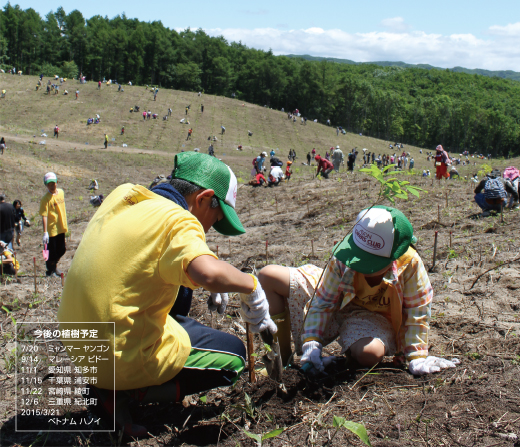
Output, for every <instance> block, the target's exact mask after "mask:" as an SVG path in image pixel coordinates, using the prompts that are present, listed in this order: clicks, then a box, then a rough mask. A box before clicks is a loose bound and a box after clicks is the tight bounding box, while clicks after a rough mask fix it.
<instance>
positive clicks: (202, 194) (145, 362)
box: [58, 152, 276, 436]
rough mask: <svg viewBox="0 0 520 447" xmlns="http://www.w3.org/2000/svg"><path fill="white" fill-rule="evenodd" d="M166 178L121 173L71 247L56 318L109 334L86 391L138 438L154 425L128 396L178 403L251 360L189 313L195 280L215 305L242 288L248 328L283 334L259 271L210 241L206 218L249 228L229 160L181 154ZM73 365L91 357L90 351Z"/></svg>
mask: <svg viewBox="0 0 520 447" xmlns="http://www.w3.org/2000/svg"><path fill="white" fill-rule="evenodd" d="M171 177H172V178H171V180H170V182H169V183H160V184H158V185H157V186H155V187H154V188H153V189H152V190H151V191H150V190H148V189H147V188H145V187H143V186H140V185H135V184H130V183H126V184H123V185H120V186H119V187H117V188H116V189H115V190H113V191H112V192H111V193H110V195H109V196H108V197H106V198H105V200H104V201H103V203H102V204H101V206H100V207H99V208H98V210H97V211H96V213H95V214H94V216H93V217H92V219H91V220H90V222H89V224H88V226H87V228H86V230H85V233H84V235H83V239H82V241H81V243H80V245H79V247H78V249H77V251H76V254H75V256H74V259H73V261H72V264H71V267H70V269H69V272H68V275H67V281H66V282H65V287H64V290H63V295H62V298H61V301H60V307H59V310H58V321H59V322H60V327H70V326H71V324H72V325H73V327H77V328H80V327H81V329H83V328H85V329H89V330H90V329H99V338H101V339H110V340H113V342H114V344H113V345H112V347H111V348H110V349H109V350H108V351H107V352H105V353H104V354H105V356H108V358H109V359H110V361H109V362H108V363H106V364H98V371H97V373H96V374H95V377H96V380H97V382H96V384H95V386H93V385H92V384H91V385H90V396H89V397H95V398H97V399H98V405H97V406H96V407H95V408H94V411H97V412H98V414H100V415H101V416H102V417H103V416H104V417H105V418H106V419H107V421H113V420H114V418H115V421H116V423H117V426H118V427H119V428H121V429H123V430H124V433H126V434H127V435H132V436H144V435H146V432H147V430H146V428H144V427H142V426H139V425H135V424H133V423H132V418H131V416H130V413H129V411H128V404H129V402H130V401H132V400H133V401H136V402H137V403H157V402H179V401H182V399H183V398H184V396H186V395H189V394H195V393H199V392H203V391H206V390H208V389H212V388H216V387H220V386H228V385H233V384H234V383H236V381H237V380H238V378H239V376H240V374H241V373H242V371H243V370H244V367H245V357H246V351H245V348H244V344H243V342H242V341H241V340H240V339H239V338H237V337H235V336H234V335H231V334H228V333H225V332H221V331H218V330H215V329H212V328H210V327H206V326H204V325H202V324H200V323H198V322H197V321H195V320H194V319H191V318H188V317H187V314H188V312H189V311H190V307H191V299H192V291H193V290H194V289H196V288H199V287H203V288H204V289H206V290H208V291H209V292H211V295H210V297H209V299H208V307H209V309H210V310H212V311H213V310H217V311H218V312H219V313H220V314H223V313H224V312H225V309H226V305H227V302H228V294H227V293H228V292H229V293H231V292H237V293H240V294H241V295H240V297H241V310H240V312H241V314H242V317H243V319H244V320H245V321H246V322H248V323H249V324H250V328H251V330H252V331H253V332H261V331H264V330H270V331H271V332H273V333H275V332H276V326H275V325H274V323H273V321H272V320H271V318H270V316H269V305H268V302H267V299H266V297H265V293H264V292H263V290H262V287H261V285H260V283H259V281H258V279H257V278H256V277H255V276H253V275H250V274H247V273H243V272H241V271H240V270H238V269H236V268H235V267H233V266H231V265H230V264H228V263H227V262H223V261H220V260H218V259H217V257H216V256H215V254H214V253H213V252H212V251H211V250H210V248H209V247H208V246H207V244H206V233H207V232H208V231H209V230H210V229H211V227H213V228H214V229H215V230H216V231H217V232H219V233H221V234H224V235H226V236H238V235H241V234H243V233H245V230H244V227H243V226H242V224H241V223H240V220H239V218H238V216H237V213H236V211H235V202H236V195H237V186H238V185H237V179H236V177H235V175H234V174H233V172H232V171H231V169H230V168H229V167H228V166H227V165H226V164H224V163H223V162H222V161H220V160H218V159H216V158H215V157H211V156H210V155H207V154H201V153H196V152H183V153H179V154H177V155H176V156H175V159H174V168H173V171H172V175H171ZM93 322H105V323H108V322H110V323H113V326H112V324H111V325H106V326H110V327H112V328H113V329H111V331H115V333H113V332H111V331H110V330H108V329H107V330H104V329H102V328H99V326H96V327H94V326H95V325H94V324H93ZM65 323H69V324H68V325H65ZM62 342H63V343H64V344H67V343H68V341H67V340H66V339H62ZM75 343H76V344H75V345H74V346H78V344H77V343H79V342H77V341H76V342H75ZM114 364H115V369H114V368H111V367H110V365H114ZM75 365H76V366H77V367H83V366H88V363H87V359H77V360H76V362H75ZM114 374H115V377H114ZM114 399H115V407H114V406H113V402H114Z"/></svg>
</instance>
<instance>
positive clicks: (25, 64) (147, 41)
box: [0, 3, 520, 157]
mask: <svg viewBox="0 0 520 447" xmlns="http://www.w3.org/2000/svg"><path fill="white" fill-rule="evenodd" d="M347 50H348V49H347ZM0 67H1V68H3V69H4V70H6V71H7V70H9V69H11V68H12V67H16V70H22V71H23V72H24V74H33V75H38V74H40V73H43V74H44V75H45V76H53V75H55V74H61V75H63V76H66V77H69V78H72V77H77V76H78V75H79V74H80V73H82V74H83V75H85V76H86V77H87V79H89V80H95V81H97V80H100V79H103V77H106V79H116V80H117V81H119V82H125V83H126V82H128V81H132V83H133V84H138V85H144V84H150V85H159V86H161V87H168V88H174V89H180V90H191V91H199V90H203V91H205V92H206V93H209V94H215V95H221V96H231V94H232V93H235V95H236V97H237V98H239V99H241V100H244V101H248V102H252V103H255V104H258V105H261V106H264V105H266V106H268V107H271V108H276V109H280V108H282V107H283V108H284V109H285V110H286V111H288V110H293V109H295V108H298V109H299V110H300V111H301V113H302V114H303V115H304V116H306V117H308V118H309V119H315V118H317V119H318V120H319V121H320V122H325V121H326V120H327V119H330V120H331V122H332V124H333V125H335V126H343V127H345V128H346V129H347V130H350V131H353V132H356V133H360V132H362V133H363V134H364V135H369V136H373V137H376V138H385V139H391V140H396V141H397V140H399V141H401V142H403V143H409V144H414V145H418V146H422V147H429V148H434V147H435V146H436V145H437V144H443V146H444V147H445V148H447V149H449V150H451V151H454V152H458V151H463V150H469V151H470V152H477V153H484V154H487V153H492V154H493V155H496V156H506V157H507V156H510V155H511V156H513V155H520V82H517V81H512V80H507V79H499V78H489V77H484V76H479V75H469V74H465V73H455V72H452V71H449V70H433V69H432V70H425V69H420V68H402V67H380V66H376V65H370V64H363V65H346V64H338V63H333V62H327V61H319V62H315V61H307V60H304V59H301V58H290V57H286V56H274V55H273V54H272V52H270V51H261V50H255V49H252V48H248V47H246V46H245V45H243V44H242V43H240V42H239V43H237V42H231V43H229V42H227V41H226V40H225V39H224V38H223V37H210V36H208V35H207V34H206V33H205V32H204V31H203V30H200V29H199V30H196V31H193V30H190V29H187V30H185V31H182V32H177V31H175V30H171V29H169V28H166V27H164V26H163V24H162V23H161V22H160V21H154V22H151V23H150V22H141V21H139V20H138V19H129V18H127V17H126V16H125V15H124V14H123V15H121V16H117V17H114V18H113V19H109V18H107V17H101V16H99V15H97V16H94V17H91V18H90V19H85V18H84V17H83V15H82V14H81V12H80V11H78V10H74V11H72V12H70V13H69V14H66V12H65V11H64V10H63V8H58V9H57V10H56V12H49V13H48V14H47V15H46V16H45V17H44V18H42V17H41V16H40V15H39V14H38V13H37V12H36V11H34V10H33V9H27V10H22V9H21V8H20V7H19V6H12V5H10V4H9V3H8V4H7V5H6V6H5V7H4V8H3V10H1V11H0Z"/></svg>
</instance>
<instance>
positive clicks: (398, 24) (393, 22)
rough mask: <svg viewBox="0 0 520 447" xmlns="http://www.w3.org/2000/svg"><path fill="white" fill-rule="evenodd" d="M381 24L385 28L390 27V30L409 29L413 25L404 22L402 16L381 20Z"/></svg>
mask: <svg viewBox="0 0 520 447" xmlns="http://www.w3.org/2000/svg"><path fill="white" fill-rule="evenodd" d="M381 26H382V27H383V28H388V29H389V30H390V31H394V32H399V31H408V30H409V29H410V28H411V26H410V25H408V24H407V23H405V22H404V19H403V18H402V17H392V18H390V19H383V20H381Z"/></svg>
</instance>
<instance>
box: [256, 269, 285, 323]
mask: <svg viewBox="0 0 520 447" xmlns="http://www.w3.org/2000/svg"><path fill="white" fill-rule="evenodd" d="M258 280H259V281H260V284H261V285H262V289H264V292H265V295H266V297H267V301H269V313H270V314H271V315H277V314H280V313H282V312H284V311H285V308H286V307H287V303H286V302H287V298H289V290H290V276H289V268H288V267H282V266H281V265H268V266H266V267H264V268H263V269H262V270H260V272H259V273H258Z"/></svg>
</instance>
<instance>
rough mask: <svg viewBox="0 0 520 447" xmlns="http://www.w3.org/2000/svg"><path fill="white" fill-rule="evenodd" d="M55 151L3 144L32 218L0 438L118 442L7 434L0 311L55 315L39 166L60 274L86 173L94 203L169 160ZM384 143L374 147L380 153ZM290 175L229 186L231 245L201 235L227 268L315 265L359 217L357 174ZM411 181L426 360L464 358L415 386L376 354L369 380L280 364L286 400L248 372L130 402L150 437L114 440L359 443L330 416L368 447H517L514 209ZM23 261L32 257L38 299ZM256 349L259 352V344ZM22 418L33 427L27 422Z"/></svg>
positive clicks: (199, 302)
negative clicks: (65, 221) (186, 391)
mask: <svg viewBox="0 0 520 447" xmlns="http://www.w3.org/2000/svg"><path fill="white" fill-rule="evenodd" d="M59 144H60V145H59V146H50V145H49V146H48V147H46V148H44V147H43V146H39V145H34V144H27V143H26V142H25V141H12V142H11V143H10V145H9V151H8V153H7V154H6V155H5V156H4V157H2V158H1V160H0V161H1V165H0V175H1V177H0V178H1V188H2V189H4V190H5V191H6V192H7V193H8V199H9V200H11V201H12V200H13V199H14V198H21V199H22V200H23V202H24V207H25V209H26V213H27V215H28V217H30V218H31V220H32V221H33V222H34V221H36V223H37V225H33V226H32V227H31V228H29V229H27V231H26V233H25V234H24V236H23V238H22V246H21V247H20V248H19V249H18V250H17V255H18V259H19V260H20V262H21V265H22V267H21V273H20V276H21V277H20V282H14V281H7V282H6V283H5V284H2V285H0V301H1V306H0V307H2V306H4V307H5V308H6V309H7V310H8V311H9V312H10V313H9V314H7V313H6V311H5V310H2V311H1V312H2V313H0V331H1V332H0V334H1V337H2V338H1V339H0V396H1V400H0V425H1V428H0V445H6V446H8V445H9V446H11V445H24V446H25V445H40V446H41V445H46V446H62V445H95V446H105V445H117V443H118V442H117V440H115V439H114V438H111V437H110V436H108V435H107V434H91V433H89V432H88V431H84V432H81V433H79V432H78V433H62V434H49V435H48V436H46V435H43V436H37V434H36V433H19V432H18V433H17V432H15V431H14V418H15V416H16V411H15V408H14V370H13V368H10V367H9V366H8V364H6V360H10V359H11V358H12V354H11V350H12V348H13V343H12V341H13V336H14V325H13V321H12V319H11V316H12V317H13V318H14V319H15V320H16V321H18V322H21V321H54V320H55V319H56V312H57V308H58V306H59V298H60V294H61V284H60V281H59V280H58V279H47V278H45V277H44V264H43V261H42V260H41V255H40V253H41V246H40V241H41V229H40V226H39V225H40V222H39V219H36V215H37V211H38V202H39V198H40V196H41V195H42V193H43V188H42V186H41V176H42V174H43V172H45V171H46V170H51V169H52V170H55V171H56V172H57V173H58V176H59V178H60V186H61V187H63V188H64V190H65V192H66V200H67V210H68V218H69V224H70V229H71V240H70V241H69V242H68V251H67V254H66V255H65V257H64V259H63V261H62V264H61V265H62V267H63V270H64V271H65V272H66V271H67V269H68V267H69V265H70V262H71V260H72V257H73V256H74V252H75V249H76V248H77V246H78V244H79V243H80V240H81V235H82V233H83V231H84V229H85V228H86V225H87V223H88V221H89V220H90V218H91V216H92V215H93V213H94V212H95V210H94V209H93V208H92V207H90V205H89V204H88V193H87V191H86V189H85V187H86V186H87V185H88V181H89V179H90V178H92V177H96V178H97V179H98V181H99V182H100V185H101V189H100V192H102V193H105V194H106V193H108V192H110V191H111V190H112V189H113V188H114V187H115V186H117V185H118V184H120V183H122V182H124V181H132V182H135V183H140V184H143V185H148V184H149V182H150V180H151V179H153V178H154V177H155V176H156V175H157V174H158V173H167V172H169V170H170V169H171V168H170V167H171V165H172V158H171V155H170V154H164V155H161V154H158V153H149V154H147V153H139V151H141V150H136V151H133V150H128V151H127V152H124V153H120V152H102V151H96V150H91V149H88V150H86V149H81V150H78V149H76V150H74V148H73V147H72V146H65V142H64V143H63V144H64V146H61V141H60V143H59ZM68 144H73V142H72V143H70V142H67V145H68ZM384 144H385V143H384V142H381V147H384ZM414 151H415V149H414ZM413 155H414V156H415V158H416V163H417V167H418V168H419V169H421V170H422V169H423V168H424V167H426V166H427V165H426V161H425V156H424V155H422V156H419V154H418V152H413ZM248 160H249V158H246V157H242V156H236V157H229V159H227V160H226V162H228V163H229V164H230V165H231V166H232V168H233V169H234V170H235V171H240V170H242V171H245V172H248V169H249V161H248ZM507 164H510V162H509V161H499V162H497V166H499V167H504V166H505V165H507ZM295 166H296V165H295ZM428 166H430V165H428ZM296 167H297V168H298V172H297V173H295V174H294V176H293V178H292V179H291V181H290V182H288V183H284V184H282V185H281V186H279V187H277V188H274V189H254V190H253V189H251V188H249V187H248V186H241V187H240V188H239V197H238V202H237V203H238V207H237V209H238V212H239V216H240V218H241V219H242V222H243V223H244V225H245V227H246V229H247V233H246V234H245V235H243V236H241V237H240V238H235V239H231V240H230V239H229V238H227V237H223V236H221V235H218V234H217V233H215V232H214V231H213V230H212V231H210V233H208V236H207V239H208V245H209V246H210V247H211V248H212V249H214V250H215V251H216V250H217V246H218V253H219V256H220V257H221V258H222V259H224V260H228V261H229V262H230V263H231V264H233V265H235V266H237V267H243V266H246V265H249V266H251V265H255V266H256V267H257V268H260V267H261V266H263V265H265V262H266V259H265V241H266V240H268V241H269V263H277V264H284V265H289V266H295V265H301V264H304V263H308V262H312V263H315V264H317V265H319V266H324V264H325V263H326V260H327V259H328V256H329V254H330V249H331V248H332V246H333V244H334V242H335V241H337V240H340V239H341V238H342V237H343V235H344V234H345V232H346V231H348V229H349V228H350V225H351V224H352V221H353V219H354V217H355V216H356V215H357V212H358V211H359V210H360V209H362V207H364V206H366V205H369V204H370V203H372V202H373V201H374V199H375V197H376V191H375V190H374V189H373V188H374V186H373V183H372V182H370V181H369V180H368V179H367V178H366V177H365V176H364V175H363V174H360V173H355V174H353V175H352V174H351V175H348V174H347V173H346V172H344V171H342V172H341V173H340V175H339V176H334V177H333V178H332V179H331V180H328V181H326V180H322V181H321V182H320V181H318V180H310V177H311V170H310V168H308V167H306V166H301V165H299V166H296ZM469 169H470V168H469ZM469 169H468V172H469ZM472 169H475V170H476V169H477V168H473V167H472ZM408 179H409V180H410V181H411V182H412V183H413V184H415V185H418V186H420V187H423V188H425V189H427V190H428V191H429V192H428V193H427V194H423V195H421V198H420V199H415V198H414V199H413V200H410V201H408V202H403V201H401V202H399V203H398V205H397V206H398V208H399V209H401V210H402V211H403V212H404V213H405V214H406V215H407V216H408V217H409V218H410V220H411V222H412V224H413V226H414V229H415V231H416V235H417V236H418V239H419V241H418V244H417V247H418V249H419V252H420V254H421V256H422V257H423V260H424V262H425V264H426V266H427V267H428V268H430V267H431V265H432V252H433V240H434V234H435V231H438V237H439V241H438V253H437V265H436V267H435V268H433V269H432V271H431V273H430V280H431V282H432V285H433V287H434V290H435V297H434V304H433V308H432V321H431V339H430V346H431V354H432V355H438V356H445V357H458V358H459V359H460V360H461V364H460V365H459V366H458V367H457V368H456V369H450V370H447V371H443V372H441V373H438V374H433V375H430V376H426V377H413V376H411V375H410V374H409V373H408V372H407V371H405V370H401V369H399V368H396V367H395V366H394V365H393V364H392V363H391V361H390V360H391V359H388V361H387V362H385V363H383V364H381V365H379V366H378V367H377V368H376V369H374V370H373V371H372V372H371V373H370V374H366V373H367V370H363V369H357V368H356V367H355V365H350V364H347V363H346V362H344V361H343V362H340V363H339V364H338V365H337V366H336V367H335V369H334V370H332V371H331V373H330V375H329V377H328V378H327V379H326V380H324V381H321V382H318V383H316V382H310V381H308V380H307V379H306V378H305V377H304V376H303V375H301V374H300V372H299V371H298V370H288V371H287V372H286V373H285V376H284V384H285V387H286V392H284V391H282V390H281V389H279V388H278V386H277V385H276V384H275V383H274V382H272V381H270V380H269V379H267V378H263V377H261V378H260V379H259V381H258V382H257V383H256V384H254V385H253V384H250V383H248V378H247V373H246V374H244V375H243V377H242V378H241V379H240V381H239V383H238V384H237V386H236V387H234V388H233V389H218V390H214V391H210V392H208V393H206V396H207V401H206V403H205V404H203V403H201V402H200V400H199V396H191V397H189V398H187V399H186V400H185V401H184V403H183V405H180V404H171V405H147V406H142V407H136V408H133V409H132V411H133V414H134V418H135V420H136V421H137V422H139V423H141V424H143V425H145V426H146V427H147V428H148V430H149V433H150V436H149V437H147V438H145V439H139V440H132V439H123V440H122V444H123V445H126V444H128V445H133V446H141V445H149V446H160V445H222V446H234V445H244V446H252V445H254V441H253V440H252V439H250V438H248V437H247V436H246V435H245V434H244V432H243V429H244V428H245V427H248V428H247V429H248V430H249V431H251V432H253V433H266V432H268V431H270V430H273V429H274V428H276V427H286V430H285V431H284V433H283V434H281V435H280V436H278V437H277V438H274V439H270V440H268V441H266V444H267V445H273V446H285V445H345V444H353V445H361V442H360V441H359V440H358V439H357V438H356V437H355V436H354V435H353V434H351V433H350V432H347V431H345V430H340V431H339V432H338V433H335V429H334V428H333V427H332V418H333V416H334V415H337V416H341V417H345V418H346V419H347V420H351V421H354V422H359V423H363V424H364V425H365V427H366V428H367V430H368V434H369V437H370V440H371V443H372V445H374V446H392V445H395V446H400V445H407V446H408V445H410V446H412V445H413V446H415V445H426V446H430V445H431V446H433V445H444V446H451V445H454V446H455V445H457V446H488V447H491V446H513V445H516V446H520V443H519V441H518V436H520V407H519V402H520V374H519V373H520V341H519V336H520V299H519V298H520V294H519V289H520V265H519V261H518V260H517V258H518V257H519V253H518V252H519V250H520V245H516V244H517V243H518V242H517V238H516V236H515V234H517V233H518V231H519V223H518V213H515V212H505V213H504V221H503V222H501V219H500V217H490V218H486V219H477V218H475V214H476V213H477V211H478V209H477V207H476V205H475V204H474V203H473V202H472V196H473V194H472V188H473V186H472V185H470V184H468V183H466V182H464V181H451V182H448V181H444V182H442V183H437V182H434V184H433V186H432V182H431V180H425V179H422V178H420V177H417V176H411V177H409V178H408ZM446 192H447V193H448V204H446ZM277 205H278V209H277ZM341 205H343V211H342V208H341ZM438 207H439V208H438ZM438 210H439V211H440V222H438ZM450 232H452V249H451V250H450V248H449V244H450V242H449V241H450ZM311 240H314V254H312V252H311ZM33 257H36V258H37V282H38V295H37V296H35V295H34V278H33V276H32V262H33ZM494 267H496V268H494ZM489 269H491V270H490V271H489V272H486V271H487V270H489ZM479 275H482V276H481V277H480V278H479V280H478V281H477V282H476V283H475V284H474V285H473V283H474V281H475V279H476V278H477V277H479ZM205 302H206V297H205V294H204V293H203V292H202V291H197V292H196V293H195V297H194V305H193V308H192V312H191V316H192V317H193V318H196V319H197V320H199V321H201V322H203V323H205V324H211V319H210V315H209V313H208V312H207V309H206V304H205ZM236 303H237V301H236V300H233V301H232V302H231V305H230V306H229V307H228V311H227V315H226V316H223V317H220V316H219V317H218V318H216V319H215V321H214V323H215V324H216V327H218V328H219V329H221V330H225V331H228V332H231V333H234V334H236V335H238V336H240V337H242V338H244V336H243V335H242V334H240V333H238V330H237V329H236V325H234V324H233V323H235V322H239V321H240V320H239V319H240V317H239V315H238V312H237V310H238V307H237V304H236ZM256 347H257V350H258V352H260V350H261V343H260V340H259V339H257V340H256ZM326 351H327V352H328V353H329V354H334V353H337V351H338V346H337V345H336V344H331V345H329V346H328V347H327V348H326ZM245 393H247V394H248V395H249V396H251V398H252V401H253V403H254V406H255V412H254V414H253V417H251V416H247V415H246V414H245V412H244V411H243V407H244V405H245ZM77 411H78V414H79V415H86V414H87V410H86V408H79V409H77ZM32 423H33V424H34V426H37V424H38V423H39V420H38V418H34V421H33V422H32ZM515 437H516V438H515Z"/></svg>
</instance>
